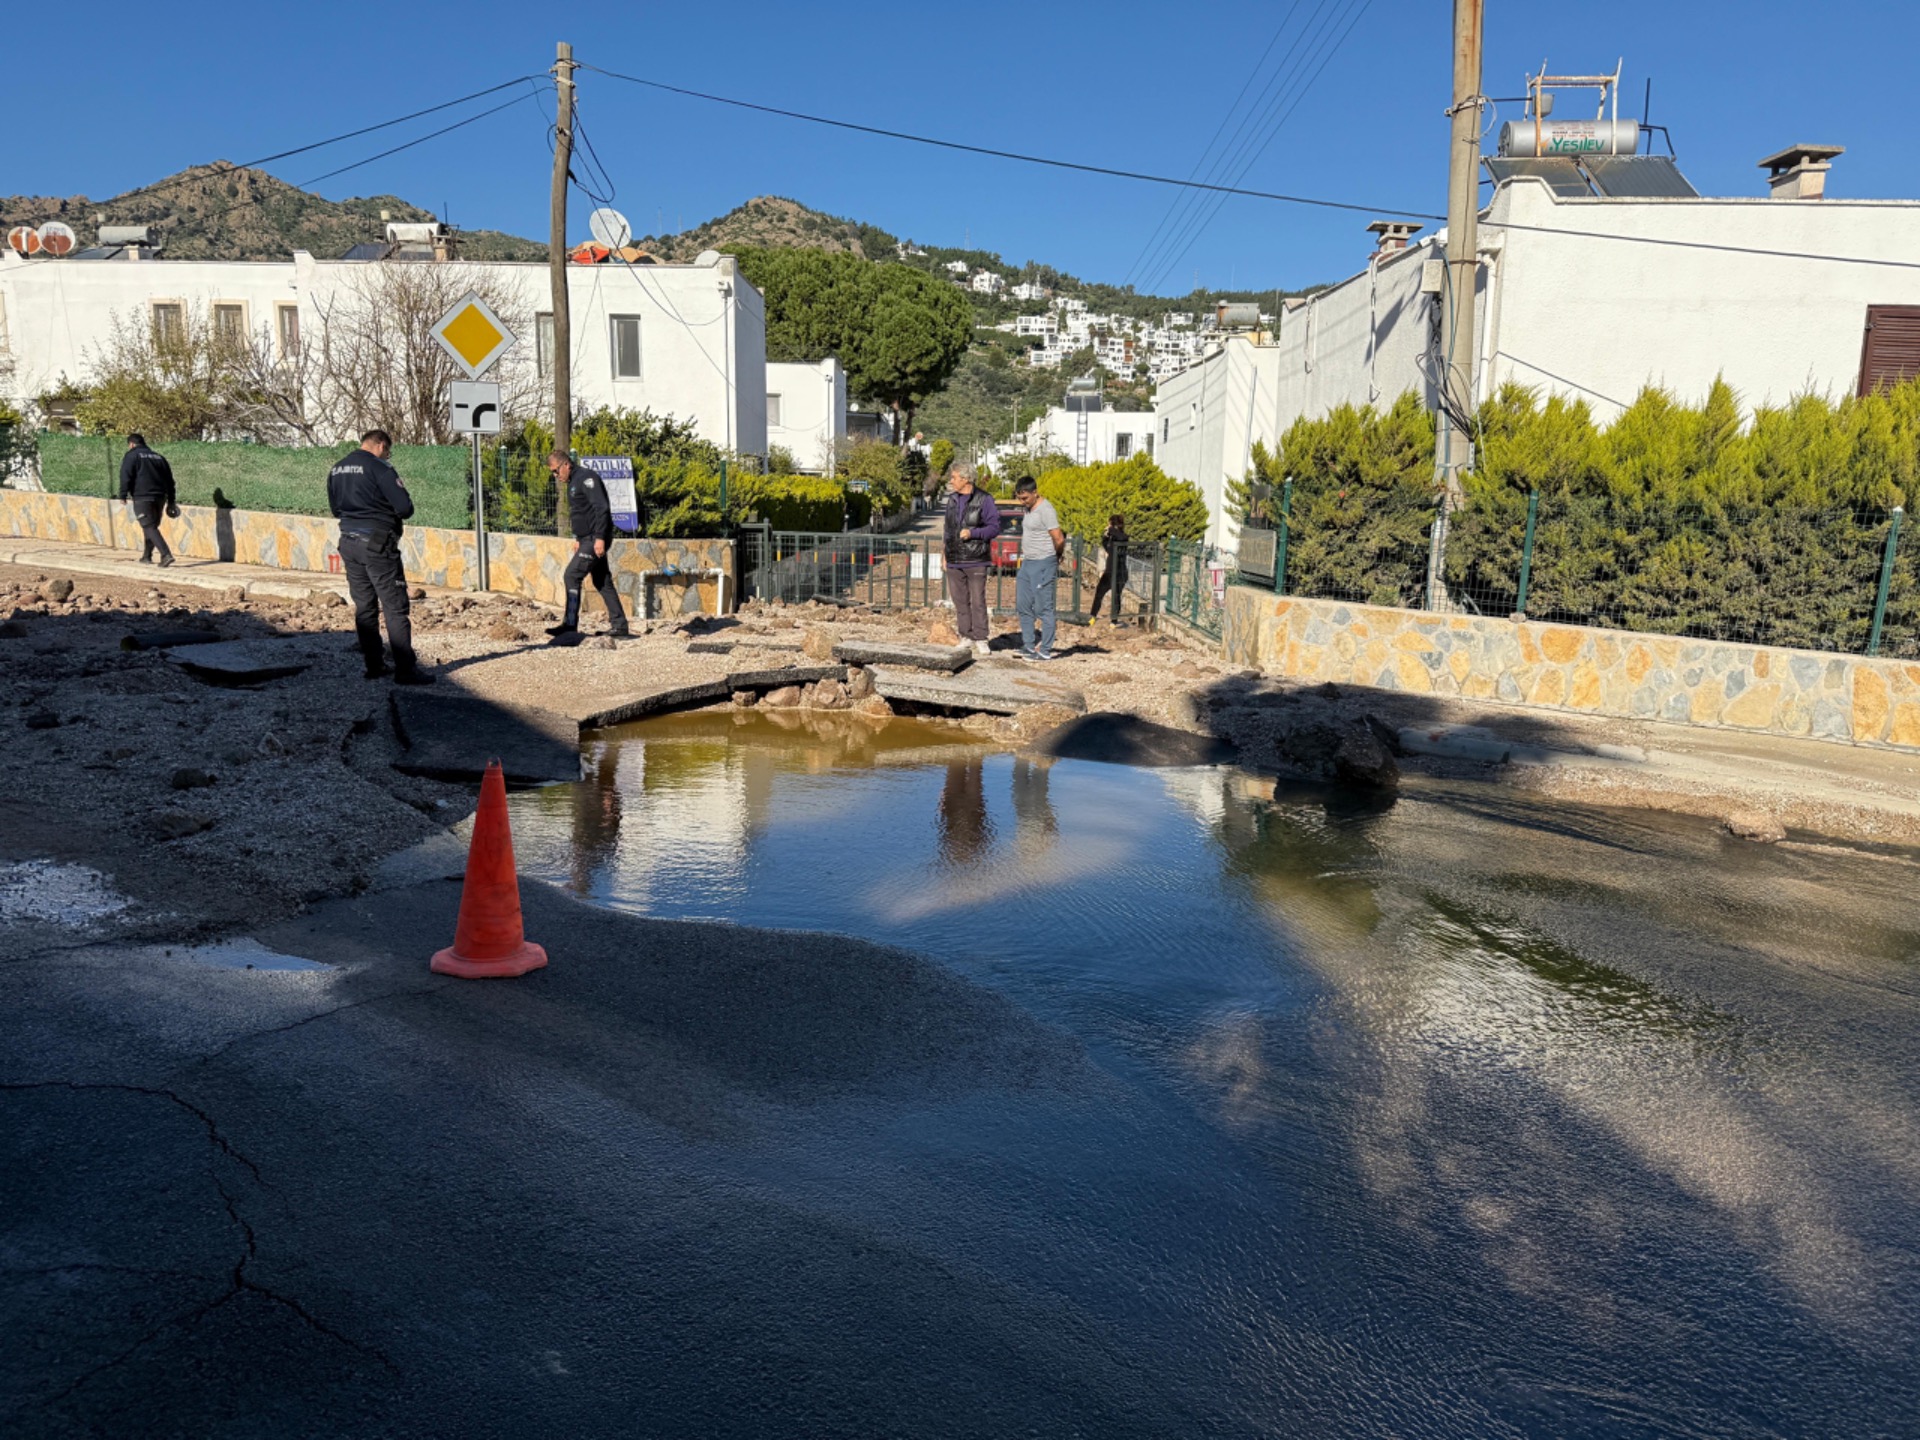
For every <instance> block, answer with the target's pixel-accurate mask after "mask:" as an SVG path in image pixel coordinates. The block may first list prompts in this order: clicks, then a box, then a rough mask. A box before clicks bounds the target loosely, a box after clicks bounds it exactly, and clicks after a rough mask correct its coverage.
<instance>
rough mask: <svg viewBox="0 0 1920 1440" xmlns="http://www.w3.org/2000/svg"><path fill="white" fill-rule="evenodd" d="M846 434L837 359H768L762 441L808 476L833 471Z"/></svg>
mask: <svg viewBox="0 0 1920 1440" xmlns="http://www.w3.org/2000/svg"><path fill="white" fill-rule="evenodd" d="M846 438H847V371H846V367H845V366H843V365H842V364H841V363H840V362H839V360H837V359H834V358H831V357H829V358H828V359H825V360H815V361H790V360H783V361H769V362H767V445H768V447H769V448H772V447H774V446H779V447H780V448H782V449H784V450H786V451H787V453H788V454H790V455H792V456H793V459H794V465H795V467H796V468H798V469H800V470H802V471H805V472H806V473H808V474H811V475H827V474H831V473H832V471H833V462H834V456H835V454H836V453H837V452H838V450H839V448H840V444H841V442H842V441H844V440H845V439H846Z"/></svg>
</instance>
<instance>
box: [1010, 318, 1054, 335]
mask: <svg viewBox="0 0 1920 1440" xmlns="http://www.w3.org/2000/svg"><path fill="white" fill-rule="evenodd" d="M1059 332H1060V320H1059V317H1058V316H1055V315H1016V316H1014V318H1013V333H1014V334H1016V335H1027V336H1034V337H1038V338H1040V339H1045V338H1046V337H1047V336H1049V335H1057V334H1058V333H1059Z"/></svg>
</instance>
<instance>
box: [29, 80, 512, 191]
mask: <svg viewBox="0 0 1920 1440" xmlns="http://www.w3.org/2000/svg"><path fill="white" fill-rule="evenodd" d="M538 78H539V77H538V76H534V75H516V76H514V78H513V79H511V80H503V81H501V82H500V83H499V84H498V85H489V86H488V87H487V88H486V89H484V90H475V91H474V92H473V93H472V94H470V95H462V96H460V97H459V98H458V99H457V100H443V101H441V102H440V103H439V104H438V105H429V106H428V107H427V108H426V109H424V110H415V111H413V112H412V113H411V114H408V115H399V116H395V117H394V118H393V119H391V120H382V121H380V122H379V123H378V124H375V125H362V126H361V127H360V128H359V129H358V130H347V131H344V132H342V133H341V134H339V135H330V136H328V137H327V138H326V139H325V140H315V141H313V142H312V143H311V144H307V145H296V146H295V147H294V148H293V149H291V150H281V151H277V152H276V153H274V154H272V155H262V156H260V157H259V158H258V159H256V160H242V161H240V162H239V163H238V164H236V165H235V166H234V167H233V168H234V169H236V170H252V169H256V168H258V167H259V166H261V165H271V164H272V163H273V162H274V161H276V160H289V159H292V158H293V157H294V156H295V155H305V154H306V153H308V152H309V151H312V150H324V149H325V148H326V147H327V146H329V145H337V144H339V143H340V142H341V141H342V140H352V139H355V138H357V137H358V136H361V135H371V134H372V133H373V132H374V131H376V130H390V129H392V128H393V127H394V126H395V125H404V124H406V123H407V121H409V120H418V119H420V118H421V117H423V116H426V115H436V114H438V113H439V112H440V111H442V110H451V109H452V108H453V107H454V106H456V105H465V104H466V103H467V102H468V101H470V100H479V99H481V98H483V97H485V96H488V95H492V94H495V93H497V92H499V91H501V90H505V89H506V88H507V87H508V86H510V85H518V84H520V83H522V82H523V81H531V80H537V79H538ZM501 108H504V107H501ZM485 113H488V114H491V113H492V112H491V111H488V112H485ZM473 118H474V119H476V120H477V119H479V118H480V117H479V116H477V115H476V116H474V117H473ZM463 123H464V122H463ZM436 133H445V132H436ZM423 138H425V139H431V138H433V137H432V136H426V137H423ZM415 143H417V142H415ZM399 148H400V149H405V148H407V147H406V146H401V147H399ZM393 153H396V152H395V151H386V152H383V153H382V154H381V155H375V156H370V157H369V158H368V159H367V160H363V161H360V162H357V163H359V164H370V163H371V162H372V161H373V160H378V159H382V158H384V157H385V155H387V154H393ZM353 168H355V167H354V166H351V165H349V166H346V167H344V168H343V169H341V170H336V171H333V172H331V173H332V174H334V175H339V174H344V173H345V172H346V170H350V169H353ZM214 173H218V172H214ZM200 178H201V177H200V176H197V175H195V176H186V175H173V176H169V177H168V178H167V179H165V180H156V181H154V182H153V184H151V185H142V186H140V187H139V188H138V189H135V190H128V191H124V192H123V193H121V194H119V195H112V196H109V197H107V198H106V199H104V200H100V201H96V202H94V203H96V204H98V205H102V206H105V205H118V204H121V203H122V202H124V201H127V200H132V199H135V198H137V197H138V196H141V195H151V194H153V193H154V192H155V191H157V190H165V189H166V188H167V187H168V186H170V185H181V184H185V183H186V181H187V180H189V179H195V180H197V179H200ZM328 178H330V176H328V175H322V176H320V177H318V180H325V179H328ZM318 180H307V181H303V182H302V183H303V184H306V185H313V184H317V183H318ZM244 203H247V204H253V203H257V202H253V201H248V202H244ZM230 208H232V209H239V208H240V207H239V206H233V207H230ZM46 218H47V219H53V218H54V217H53V216H47V217H46ZM25 223H27V224H32V223H34V222H32V221H27V222H25Z"/></svg>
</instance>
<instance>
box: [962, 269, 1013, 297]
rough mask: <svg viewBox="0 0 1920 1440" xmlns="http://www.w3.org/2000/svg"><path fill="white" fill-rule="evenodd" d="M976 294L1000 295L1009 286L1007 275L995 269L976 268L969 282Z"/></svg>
mask: <svg viewBox="0 0 1920 1440" xmlns="http://www.w3.org/2000/svg"><path fill="white" fill-rule="evenodd" d="M967 284H968V286H969V287H970V288H971V289H972V290H973V293H974V294H976V295H998V294H999V293H1000V292H1001V291H1002V290H1004V289H1006V288H1007V281H1006V277H1005V276H1003V275H1001V274H999V273H998V272H997V271H993V270H976V271H974V272H973V278H972V279H971V280H969V281H968V282H967Z"/></svg>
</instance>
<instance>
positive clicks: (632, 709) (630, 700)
mask: <svg viewBox="0 0 1920 1440" xmlns="http://www.w3.org/2000/svg"><path fill="white" fill-rule="evenodd" d="M733 690H734V687H733V686H732V685H731V684H729V683H728V682H727V681H725V680H702V681H699V682H698V683H696V684H693V685H675V686H670V687H668V688H666V689H662V690H647V691H642V692H640V693H639V694H636V695H629V696H626V697H624V698H623V699H620V700H616V701H614V702H613V703H612V704H611V705H607V706H604V707H602V708H601V709H598V710H593V711H589V712H588V713H587V714H585V715H582V716H580V717H579V720H578V724H579V728H580V729H582V730H601V729H604V728H606V727H607V726H609V725H624V724H626V723H627V722H628V721H630V720H643V719H645V718H646V717H647V716H649V715H659V714H661V713H663V712H665V711H668V710H680V709H684V708H685V707H687V706H689V705H705V704H708V703H710V702H711V701H714V700H724V699H726V698H727V697H728V696H729V695H731V694H732V693H733Z"/></svg>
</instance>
